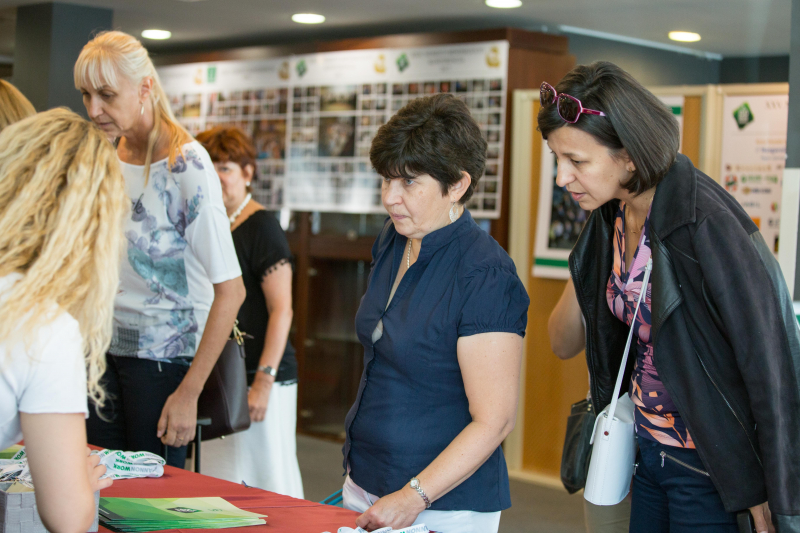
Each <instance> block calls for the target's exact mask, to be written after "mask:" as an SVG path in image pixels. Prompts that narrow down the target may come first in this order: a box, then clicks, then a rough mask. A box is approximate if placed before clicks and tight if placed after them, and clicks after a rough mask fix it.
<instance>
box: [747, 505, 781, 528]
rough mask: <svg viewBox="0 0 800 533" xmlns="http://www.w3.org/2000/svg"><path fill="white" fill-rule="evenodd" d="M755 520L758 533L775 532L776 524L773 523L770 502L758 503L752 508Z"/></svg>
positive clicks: (751, 511) (751, 512)
mask: <svg viewBox="0 0 800 533" xmlns="http://www.w3.org/2000/svg"><path fill="white" fill-rule="evenodd" d="M750 514H752V515H753V521H754V522H755V523H756V531H758V533H775V526H774V525H772V513H770V511H769V502H764V503H762V504H761V505H756V506H755V507H751V508H750Z"/></svg>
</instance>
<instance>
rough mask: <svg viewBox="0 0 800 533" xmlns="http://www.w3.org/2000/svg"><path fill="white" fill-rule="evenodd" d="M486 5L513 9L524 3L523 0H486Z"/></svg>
mask: <svg viewBox="0 0 800 533" xmlns="http://www.w3.org/2000/svg"><path fill="white" fill-rule="evenodd" d="M486 5H487V6H489V7H496V8H498V9H511V8H514V7H519V6H521V5H522V2H521V0H486Z"/></svg>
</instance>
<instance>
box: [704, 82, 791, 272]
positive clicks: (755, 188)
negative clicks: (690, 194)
mask: <svg viewBox="0 0 800 533" xmlns="http://www.w3.org/2000/svg"><path fill="white" fill-rule="evenodd" d="M788 107H789V96H788V95H779V94H778V95H776V94H773V95H744V96H742V95H727V96H725V99H724V103H723V114H722V120H723V126H722V150H721V160H720V162H721V164H720V171H721V176H720V177H721V180H720V183H722V185H723V186H724V187H725V189H726V190H727V191H728V192H729V193H731V195H733V197H734V198H736V200H737V201H738V202H739V203H740V204H741V205H742V207H744V209H745V211H746V212H747V214H748V215H750V217H751V218H752V219H753V221H754V222H755V223H756V225H757V226H758V227H759V229H760V230H761V234H762V235H763V236H764V240H765V241H766V242H767V245H768V246H769V247H770V248H771V249H772V251H773V253H775V254H776V256H777V253H778V236H779V233H780V201H781V185H782V180H783V168H784V166H785V164H786V128H787V124H788Z"/></svg>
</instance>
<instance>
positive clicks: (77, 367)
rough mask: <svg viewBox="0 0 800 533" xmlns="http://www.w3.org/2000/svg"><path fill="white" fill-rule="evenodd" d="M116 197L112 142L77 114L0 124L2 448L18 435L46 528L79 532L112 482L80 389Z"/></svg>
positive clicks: (110, 291) (109, 284)
mask: <svg viewBox="0 0 800 533" xmlns="http://www.w3.org/2000/svg"><path fill="white" fill-rule="evenodd" d="M126 204H127V202H126V198H125V190H124V184H123V181H122V176H121V175H120V171H119V163H118V162H117V159H116V157H114V147H113V146H112V145H111V144H110V143H109V142H108V141H107V140H106V139H105V137H104V135H103V133H102V132H100V131H99V130H98V129H97V128H95V127H94V126H92V125H91V124H90V123H89V122H87V121H85V120H83V119H82V118H80V117H79V116H78V115H76V114H75V113H72V112H71V111H68V110H66V109H53V110H51V111H47V112H45V113H40V114H38V115H36V116H34V117H30V118H27V119H25V120H22V121H20V122H18V123H16V124H14V125H11V126H9V127H8V128H6V129H5V130H3V132H2V133H1V134H0V227H2V228H3V231H2V232H0V449H4V448H6V447H8V446H10V445H12V444H14V443H15V442H18V441H19V440H20V439H21V438H23V437H24V439H25V447H26V451H27V456H28V462H29V465H30V468H31V474H32V475H33V482H34V484H35V486H36V503H37V505H38V508H39V514H40V515H41V517H42V521H43V522H44V525H45V526H46V527H47V530H48V531H52V532H61V531H86V530H87V528H88V527H89V525H90V524H91V522H92V520H93V518H94V497H93V493H94V492H95V491H96V490H99V489H102V488H105V487H108V486H109V485H111V480H100V476H101V475H103V474H104V473H105V467H104V466H98V461H99V458H98V457H96V456H94V457H87V448H86V428H85V425H84V418H85V416H86V415H87V414H88V408H87V407H88V406H87V399H86V394H87V390H88V393H89V396H90V397H92V398H93V399H94V400H95V401H96V402H97V403H98V404H102V403H103V400H104V398H105V395H104V392H103V390H102V388H101V387H100V384H99V378H100V376H101V374H102V373H103V370H104V368H105V359H104V352H105V349H106V347H107V346H108V343H109V340H110V337H111V314H112V302H113V301H114V294H115V293H116V291H117V282H118V270H117V264H118V262H119V247H120V241H121V227H122V216H123V213H124V212H125V211H126V209H127V205H126ZM87 369H88V380H87ZM87 385H88V387H87Z"/></svg>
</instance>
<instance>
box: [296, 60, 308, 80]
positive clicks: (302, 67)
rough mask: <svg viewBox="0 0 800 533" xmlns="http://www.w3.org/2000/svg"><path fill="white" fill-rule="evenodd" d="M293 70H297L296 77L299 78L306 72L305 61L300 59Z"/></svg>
mask: <svg viewBox="0 0 800 533" xmlns="http://www.w3.org/2000/svg"><path fill="white" fill-rule="evenodd" d="M295 68H296V69H297V75H298V76H300V77H301V78H302V77H303V75H304V74H305V73H306V72H308V68H307V67H306V60H305V59H301V60H300V61H298V62H297V66H296V67H295Z"/></svg>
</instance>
